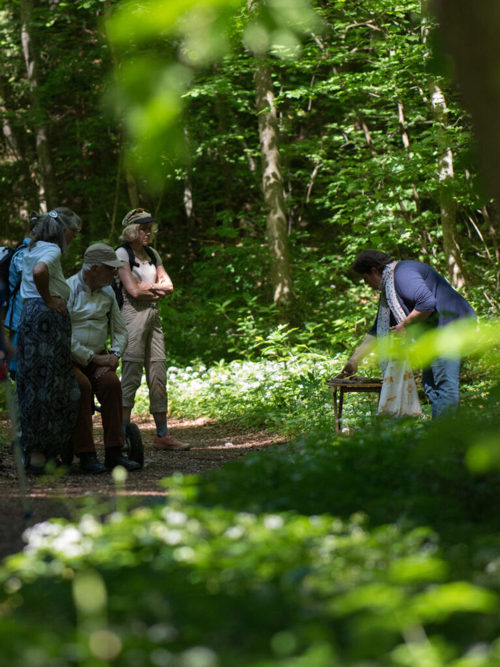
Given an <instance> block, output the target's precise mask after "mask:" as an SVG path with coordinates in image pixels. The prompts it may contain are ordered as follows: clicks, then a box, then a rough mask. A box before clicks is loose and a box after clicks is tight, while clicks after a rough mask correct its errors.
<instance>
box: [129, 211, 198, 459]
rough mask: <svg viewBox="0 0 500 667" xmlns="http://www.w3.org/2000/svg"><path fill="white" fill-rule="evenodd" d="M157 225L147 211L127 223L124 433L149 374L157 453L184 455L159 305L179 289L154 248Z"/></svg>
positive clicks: (185, 448)
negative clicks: (174, 425)
mask: <svg viewBox="0 0 500 667" xmlns="http://www.w3.org/2000/svg"><path fill="white" fill-rule="evenodd" d="M155 222H156V220H155V219H154V218H153V217H152V216H151V214H150V213H149V212H148V211H145V210H144V209H141V208H136V209H133V210H132V211H129V212H128V213H127V215H126V216H125V217H124V218H123V221H122V226H123V228H124V229H123V232H122V236H121V239H122V241H123V245H122V246H120V247H119V248H118V249H117V251H116V255H117V257H118V258H119V259H120V260H121V261H122V262H123V264H124V265H123V267H122V268H120V269H118V275H119V277H120V280H121V282H122V285H123V307H122V315H123V319H124V320H125V324H126V326H127V331H128V336H129V338H128V345H127V348H126V350H125V352H124V354H123V359H122V394H123V422H124V427H126V426H127V424H128V423H129V422H130V415H131V412H132V408H133V406H134V401H135V394H136V392H137V389H138V388H139V386H140V384H141V380H142V373H143V369H144V370H145V373H146V382H147V385H148V389H149V409H150V412H151V413H152V415H153V417H154V420H155V424H156V438H155V440H154V443H153V447H154V448H155V449H160V450H169V451H183V450H187V449H189V448H190V447H189V445H187V444H185V443H183V442H180V441H179V440H177V439H176V438H174V436H173V435H171V434H170V433H168V427H167V361H166V356H165V343H164V338H163V329H162V323H161V318H160V313H159V311H158V301H159V300H160V299H162V298H163V297H164V296H166V295H168V294H172V292H173V290H174V287H173V285H172V281H171V280H170V278H169V276H168V274H167V272H166V271H165V268H164V267H163V263H162V260H161V257H160V255H159V254H158V253H157V251H156V250H155V249H154V248H151V247H150V246H149V243H150V242H151V238H152V235H153V231H154V223H155Z"/></svg>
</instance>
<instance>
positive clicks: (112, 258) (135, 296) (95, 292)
mask: <svg viewBox="0 0 500 667" xmlns="http://www.w3.org/2000/svg"><path fill="white" fill-rule="evenodd" d="M155 222H156V221H155V220H154V218H153V217H152V216H151V215H150V213H149V212H147V211H145V210H144V209H134V210H132V211H129V213H127V215H126V216H125V217H124V219H123V223H122V224H123V228H124V229H123V234H122V241H123V242H124V244H123V246H121V247H120V248H118V250H117V251H116V252H115V250H113V248H111V247H110V246H109V245H107V244H104V243H96V244H93V245H91V246H90V247H89V248H87V250H86V251H85V254H84V257H83V266H82V269H81V270H80V271H79V272H78V273H76V274H75V275H73V276H71V277H70V278H69V279H68V280H66V279H65V277H64V274H63V271H62V266H61V257H62V254H63V253H64V251H65V250H66V248H67V247H68V245H69V244H70V243H71V241H72V240H73V239H74V238H75V236H76V235H77V234H78V232H79V231H80V226H81V221H80V218H79V217H78V215H76V213H74V212H73V211H71V210H70V209H68V208H65V207H61V208H56V209H54V210H51V211H49V212H48V213H46V214H43V215H40V216H37V215H33V216H32V219H31V235H30V238H29V241H28V239H25V241H24V242H23V245H24V247H23V249H22V250H21V251H20V252H19V253H17V257H15V261H14V260H13V261H12V263H11V278H12V280H11V281H10V282H11V286H12V284H13V283H14V282H15V281H16V276H15V272H16V271H17V272H18V273H19V271H20V270H21V271H22V281H21V284H20V289H19V290H18V293H16V295H15V298H14V299H13V300H12V301H11V303H10V306H9V310H12V312H9V311H8V312H7V315H6V321H7V322H8V321H9V318H10V325H9V326H10V329H11V331H12V332H13V342H14V344H15V346H16V348H17V354H16V356H15V358H14V359H13V361H12V362H11V370H12V371H13V372H14V373H15V380H16V391H17V399H18V409H19V421H20V441H21V445H22V449H23V453H24V459H25V465H26V468H27V470H28V471H29V472H32V473H40V472H43V471H44V470H45V469H46V465H47V464H48V463H49V462H54V463H57V462H58V461H60V460H62V461H63V462H64V461H66V462H68V461H70V460H71V459H72V458H73V455H74V454H76V455H77V456H78V457H79V459H80V468H81V470H82V471H83V472H88V473H100V472H105V471H107V470H111V469H112V468H114V467H115V466H117V465H121V466H123V467H125V468H126V469H127V470H137V469H139V468H140V465H139V464H138V463H137V462H135V461H133V460H131V459H130V458H127V457H125V456H124V455H123V453H122V448H123V444H124V434H125V431H126V428H127V425H128V424H129V422H130V416H131V411H132V408H133V405H134V400H135V394H136V392H137V389H138V388H139V386H140V384H141V380H142V374H143V370H144V371H145V375H146V381H147V384H148V388H149V396H150V410H151V412H152V414H153V416H154V419H155V424H156V432H157V433H156V438H155V441H154V444H153V446H154V447H155V448H156V449H161V450H171V451H182V450H187V449H189V445H187V444H185V443H182V442H180V441H179V440H177V439H176V438H174V437H173V436H172V435H171V434H170V433H169V432H168V428H167V389H166V356H165V346H164V339H163V330H162V325H161V319H160V315H159V311H158V302H159V300H160V299H161V298H162V297H164V296H166V295H167V294H171V293H172V291H173V285H172V281H171V280H170V278H169V276H168V274H167V272H166V271H165V268H164V267H163V263H162V260H161V258H160V256H159V254H158V253H157V252H156V250H154V249H153V248H151V247H150V246H149V243H150V242H151V238H152V234H153V225H154V223H155ZM117 272H118V274H119V278H120V281H121V284H122V290H123V301H124V303H123V308H122V309H121V310H120V307H119V306H118V303H117V300H116V297H115V292H114V291H113V288H112V287H111V283H112V282H113V280H114V279H115V274H116V273H117ZM108 338H109V340H110V345H109V347H107V340H108ZM120 359H121V360H122V380H121V382H120V380H119V378H118V376H117V374H116V369H117V368H118V365H119V362H120ZM94 395H95V396H96V397H97V399H98V400H99V403H100V405H101V413H102V421H103V432H104V447H105V460H104V464H102V463H101V462H100V461H99V460H98V458H97V454H96V449H95V443H94V441H93V430H92V412H93V396H94Z"/></svg>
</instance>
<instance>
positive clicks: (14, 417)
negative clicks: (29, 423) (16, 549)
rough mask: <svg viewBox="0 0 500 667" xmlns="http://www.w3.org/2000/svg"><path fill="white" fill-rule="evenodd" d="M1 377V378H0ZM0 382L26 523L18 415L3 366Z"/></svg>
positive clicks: (25, 486)
mask: <svg viewBox="0 0 500 667" xmlns="http://www.w3.org/2000/svg"><path fill="white" fill-rule="evenodd" d="M2 376H3V377H2ZM0 382H1V384H2V386H3V388H4V393H5V402H6V403H7V412H8V413H9V418H10V425H11V433H12V449H13V451H14V459H15V462H16V469H17V479H18V480H19V491H20V493H21V504H22V507H23V513H24V518H25V519H26V521H29V520H30V519H31V514H32V512H31V503H30V501H29V499H28V479H27V477H26V471H25V469H24V462H23V452H22V450H21V442H20V440H19V433H20V432H21V429H20V423H19V413H18V409H17V402H16V399H15V396H14V394H13V392H12V387H11V384H10V381H9V378H8V377H7V368H6V366H5V364H3V365H2V367H0Z"/></svg>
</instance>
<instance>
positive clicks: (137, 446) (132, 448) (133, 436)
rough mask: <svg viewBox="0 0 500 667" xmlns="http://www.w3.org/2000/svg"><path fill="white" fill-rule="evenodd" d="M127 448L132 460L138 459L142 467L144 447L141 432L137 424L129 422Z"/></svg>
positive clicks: (126, 433)
mask: <svg viewBox="0 0 500 667" xmlns="http://www.w3.org/2000/svg"><path fill="white" fill-rule="evenodd" d="M125 440H126V443H125V448H126V451H127V454H128V457H129V459H130V460H131V461H136V462H137V463H138V464H139V465H140V466H141V468H142V466H143V465H144V447H143V446H142V438H141V432H140V431H139V428H138V426H137V425H136V424H132V423H130V424H127V428H126V429H125Z"/></svg>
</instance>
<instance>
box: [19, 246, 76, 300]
mask: <svg viewBox="0 0 500 667" xmlns="http://www.w3.org/2000/svg"><path fill="white" fill-rule="evenodd" d="M61 255H62V253H61V249H60V248H59V246H58V245H57V244H56V243H49V242H48V241H37V242H36V243H35V245H34V246H33V247H32V248H28V249H27V250H26V252H25V253H24V257H23V281H22V283H21V297H22V299H23V300H24V299H34V298H37V297H38V298H40V292H39V291H38V289H37V287H36V285H35V281H34V280H33V269H34V267H35V265H36V264H38V262H43V264H45V266H46V267H47V270H48V272H49V294H50V295H51V296H59V297H61V299H63V300H64V301H67V300H68V298H69V287H68V283H67V282H66V280H65V279H64V274H63V272H62V266H61Z"/></svg>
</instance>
